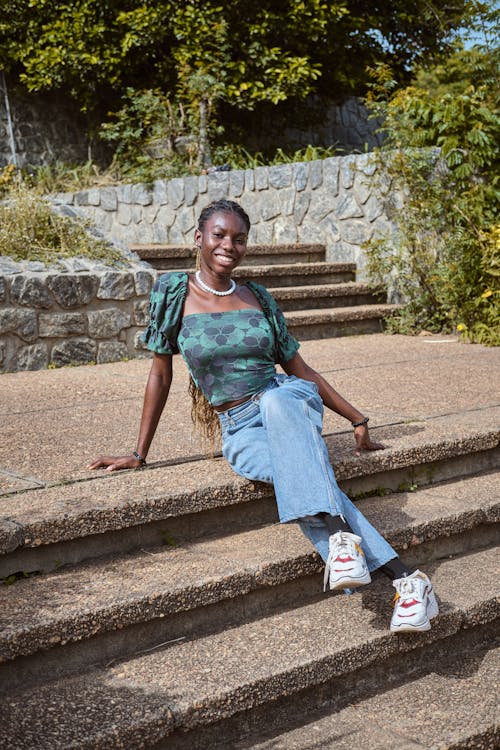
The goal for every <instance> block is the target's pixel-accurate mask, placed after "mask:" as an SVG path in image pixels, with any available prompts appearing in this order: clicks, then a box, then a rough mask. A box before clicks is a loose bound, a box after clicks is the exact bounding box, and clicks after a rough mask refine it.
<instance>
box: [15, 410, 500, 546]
mask: <svg viewBox="0 0 500 750" xmlns="http://www.w3.org/2000/svg"><path fill="white" fill-rule="evenodd" d="M499 424H500V407H490V408H488V409H479V410H471V411H468V412H462V413H459V414H451V415H445V416H441V417H436V418H432V419H429V420H423V419H419V420H418V423H417V424H416V425H411V424H401V425H398V424H396V425H387V426H384V427H376V428H373V429H372V430H371V435H372V437H373V438H374V439H375V440H379V441H381V442H382V443H384V444H385V445H386V450H384V451H375V452H369V453H363V454H361V455H360V456H354V455H353V452H352V435H351V433H350V432H349V433H341V434H335V435H330V436H328V435H327V436H326V442H327V445H328V447H329V450H330V458H331V460H332V461H333V463H334V466H335V472H336V476H337V480H338V481H340V482H342V481H344V480H346V479H352V478H355V477H363V476H371V475H372V474H374V473H378V472H383V471H387V470H392V469H395V468H400V467H408V466H417V465H419V464H422V463H429V462H432V461H438V460H441V459H444V458H447V457H450V456H461V455H465V454H468V453H471V452H477V451H483V450H489V449H491V448H495V447H497V446H498V445H499V442H500V428H499ZM179 488H182V489H179ZM270 492H271V490H270V488H269V486H268V485H262V484H258V483H253V482H249V481H248V480H245V479H243V478H241V477H239V476H237V475H235V474H234V472H233V471H232V470H231V469H230V467H229V466H228V465H227V464H226V462H225V460H223V459H202V460H194V461H191V460H190V461H188V462H187V463H179V464H175V465H168V466H161V465H160V466H158V467H155V466H152V467H151V468H148V469H147V470H145V471H141V472H137V471H130V472H120V473H111V474H110V473H109V472H108V473H105V472H103V473H101V474H98V475H97V476H96V474H95V472H94V473H92V472H89V473H88V479H84V480H83V481H77V482H74V483H67V484H56V485H53V486H46V487H42V488H39V489H29V490H26V491H22V492H19V493H17V494H15V495H14V496H13V497H14V498H15V503H13V502H12V497H11V498H9V496H4V498H2V507H3V509H4V514H3V521H2V524H1V527H0V530H1V532H2V533H1V534H0V549H1V550H3V551H4V552H5V551H12V550H14V549H16V548H17V547H21V546H23V545H25V546H34V547H36V546H39V545H41V544H50V543H53V542H58V541H64V540H67V539H74V538H79V537H82V536H87V535H89V534H97V533H102V532H104V531H108V530H111V529H120V528H126V527H129V526H135V525H138V524H140V523H144V522H150V521H153V520H158V519H165V518H169V517H172V516H177V515H181V514H185V513H195V512H197V511H200V510H205V509H207V508H214V507H222V506H226V505H232V504H235V503H241V502H246V501H251V500H252V499H255V498H258V497H262V496H267V495H269V493H270Z"/></svg>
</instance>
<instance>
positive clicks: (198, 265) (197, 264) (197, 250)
mask: <svg viewBox="0 0 500 750" xmlns="http://www.w3.org/2000/svg"><path fill="white" fill-rule="evenodd" d="M193 250H194V252H195V256H196V260H195V267H196V270H197V271H199V270H200V268H201V247H200V246H199V245H198V244H197V243H196V242H195V244H194V248H193Z"/></svg>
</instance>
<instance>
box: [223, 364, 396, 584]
mask: <svg viewBox="0 0 500 750" xmlns="http://www.w3.org/2000/svg"><path fill="white" fill-rule="evenodd" d="M219 419H220V422H221V428H222V453H223V455H224V457H225V458H226V459H227V461H229V464H230V466H231V468H232V469H233V470H234V471H235V472H236V473H237V474H239V475H240V476H243V477H246V478H247V479H252V480H256V481H260V482H267V483H269V484H273V485H274V492H275V495H276V502H277V504H278V514H279V519H280V521H281V523H287V522H289V521H298V523H299V525H300V528H301V529H302V531H303V532H304V534H305V535H306V537H307V538H308V539H309V540H310V541H311V542H312V543H313V544H314V546H315V547H316V549H317V550H318V552H319V554H320V555H321V557H322V558H323V560H325V561H326V559H327V557H328V541H329V536H330V535H329V532H328V528H327V526H326V524H325V523H324V522H323V521H322V520H321V518H318V517H317V514H318V513H330V514H331V515H336V514H341V515H343V516H344V518H345V520H346V521H347V523H348V524H349V526H350V527H351V528H352V530H353V531H354V533H355V534H358V535H359V536H360V537H361V538H362V540H363V541H362V547H363V551H364V553H365V555H366V561H367V564H368V568H369V570H371V571H372V570H375V569H376V568H379V567H380V566H381V565H384V564H385V563H386V562H388V561H389V560H391V559H393V558H394V557H396V556H397V553H396V552H395V551H394V549H393V548H392V547H391V546H390V544H389V543H388V542H386V540H385V539H384V538H383V536H381V534H379V532H378V531H377V530H376V529H375V528H374V527H373V526H372V525H371V524H370V523H369V522H368V521H367V520H366V518H365V517H364V516H363V514H362V513H361V512H360V511H359V510H358V509H357V508H356V506H355V505H354V504H353V503H352V502H351V501H350V500H349V498H348V497H347V496H346V495H345V494H344V493H343V492H342V490H341V489H340V488H339V486H338V484H337V481H336V479H335V475H334V473H333V469H332V466H331V464H330V461H329V458H328V450H327V447H326V445H325V442H324V440H323V437H322V435H321V431H322V428H323V402H322V401H321V398H320V396H319V394H318V388H317V386H316V384H315V383H311V382H309V381H308V380H302V379H301V378H296V377H295V376H294V375H291V376H287V375H276V376H275V377H274V378H273V380H272V381H271V382H270V383H269V385H268V386H267V387H266V388H265V389H264V390H262V391H260V392H259V393H257V394H256V395H255V396H252V398H251V399H250V400H249V401H245V403H243V404H240V405H239V406H235V407H234V408H232V409H228V410H227V411H225V412H220V413H219Z"/></svg>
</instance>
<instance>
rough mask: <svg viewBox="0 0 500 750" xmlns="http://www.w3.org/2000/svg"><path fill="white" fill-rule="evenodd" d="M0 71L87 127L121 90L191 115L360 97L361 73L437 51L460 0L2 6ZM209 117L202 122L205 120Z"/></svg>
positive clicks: (35, 1)
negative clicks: (64, 104)
mask: <svg viewBox="0 0 500 750" xmlns="http://www.w3.org/2000/svg"><path fill="white" fill-rule="evenodd" d="M1 1H2V2H3V4H4V6H5V4H6V3H8V6H9V7H8V9H7V7H5V13H3V14H1V15H2V20H1V21H0V64H1V65H3V67H4V69H8V70H10V71H11V73H12V75H17V76H18V77H19V79H20V80H21V81H22V83H23V84H24V85H25V86H26V87H27V88H28V89H29V90H31V91H42V90H48V89H64V90H66V91H68V92H70V94H71V95H72V96H73V97H75V98H76V99H77V100H78V102H79V103H80V106H81V107H82V108H84V109H85V110H87V111H88V112H90V113H91V114H92V116H93V119H94V121H95V122H96V123H97V122H98V121H99V120H100V119H102V117H103V114H104V113H105V112H106V111H107V110H108V108H109V104H111V106H116V103H117V102H118V101H119V100H120V98H121V97H122V96H123V94H124V93H125V91H126V89H127V88H130V87H131V88H135V89H144V88H145V87H146V88H148V89H149V88H150V89H158V90H160V91H162V92H163V93H164V94H167V95H169V97H172V96H173V95H174V94H175V95H176V96H178V97H179V98H180V99H181V100H182V101H183V102H184V103H185V104H189V106H190V107H191V111H192V113H194V111H195V110H197V119H198V127H199V128H200V130H201V133H202V137H201V141H202V143H205V146H206V138H205V137H204V136H203V132H204V129H208V130H210V128H212V129H213V128H214V127H215V125H216V124H219V125H220V122H218V112H217V107H218V103H221V102H225V103H226V104H227V105H229V110H226V112H228V113H229V117H230V113H231V108H233V109H234V110H237V111H241V110H245V109H247V110H248V109H251V108H255V107H259V106H260V105H261V103H267V102H270V103H272V104H273V105H276V104H278V103H280V102H284V101H290V100H293V101H297V100H300V99H303V98H304V97H305V96H307V95H308V94H309V93H316V94H318V95H319V96H321V97H328V98H330V99H335V98H337V99H341V98H342V97H343V96H345V95H347V94H353V93H354V94H361V93H363V91H364V88H365V85H366V82H367V74H366V67H367V65H373V64H374V63H375V62H376V61H384V60H388V59H390V60H391V63H392V67H393V72H394V75H395V76H396V77H397V79H398V80H400V81H404V80H407V78H408V75H409V70H410V66H411V65H412V64H413V63H414V62H415V61H417V60H418V59H421V58H422V57H424V56H428V55H431V54H434V53H439V52H440V51H442V49H443V46H444V45H445V42H446V39H447V36H448V34H449V31H450V29H452V28H455V27H457V25H458V24H459V23H461V20H462V18H463V14H464V11H465V9H466V6H467V3H466V0H456V2H455V4H454V6H453V7H452V8H451V9H450V6H449V4H448V3H447V2H446V1H445V0H434V2H433V3H429V2H428V0H404V1H403V0H395V1H394V2H391V3H385V2H384V3H383V2H380V3H379V2H369V3H368V2H362V1H361V0H334V1H333V2H330V1H328V2H327V1H326V0H263V2H259V3H256V4H253V5H251V4H249V3H248V2H247V0H226V2H225V3H224V4H222V3H220V2H219V0H206V1H205V0H154V1H151V2H147V3H145V2H143V1H141V2H139V0H127V1H126V2H122V1H121V0H74V1H72V2H70V1H69V0H51V2H49V0H1ZM210 116H211V117H212V123H210Z"/></svg>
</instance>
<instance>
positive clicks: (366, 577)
mask: <svg viewBox="0 0 500 750" xmlns="http://www.w3.org/2000/svg"><path fill="white" fill-rule="evenodd" d="M360 544H361V537H360V536H357V535H356V534H351V533H349V532H347V531H337V533H336V534H332V535H331V537H330V542H329V554H328V560H327V561H326V566H325V577H324V581H323V584H324V585H323V591H326V587H327V584H328V583H330V588H331V589H345V588H355V587H356V586H362V585H363V584H365V583H370V581H371V576H370V572H369V570H368V567H367V565H366V559H365V555H364V552H363V550H362V549H361V547H360V546H359V545H360Z"/></svg>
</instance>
